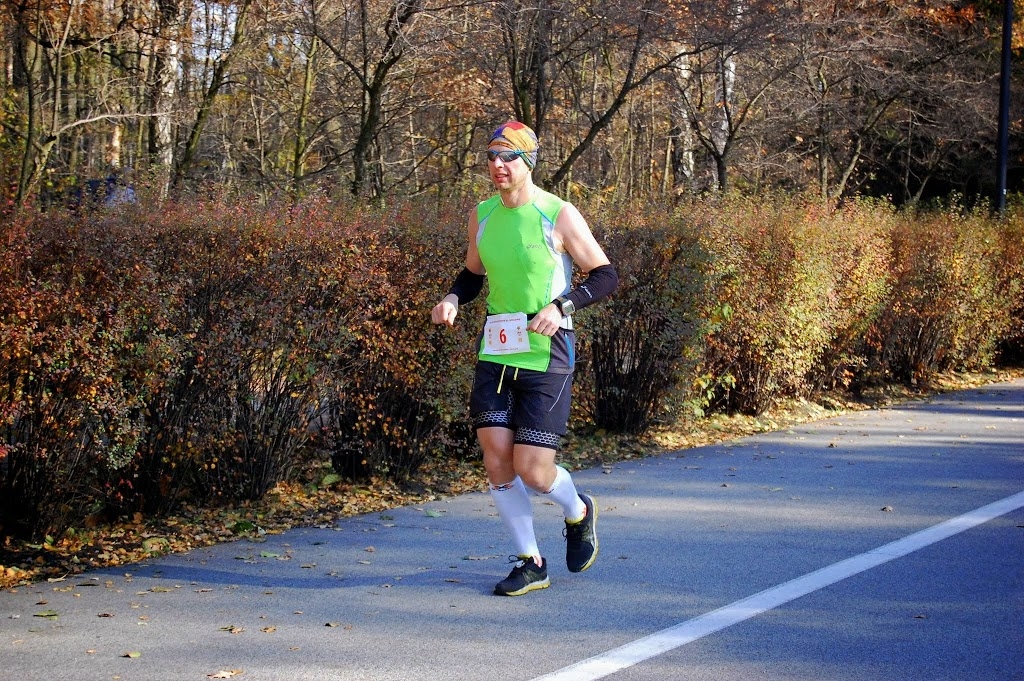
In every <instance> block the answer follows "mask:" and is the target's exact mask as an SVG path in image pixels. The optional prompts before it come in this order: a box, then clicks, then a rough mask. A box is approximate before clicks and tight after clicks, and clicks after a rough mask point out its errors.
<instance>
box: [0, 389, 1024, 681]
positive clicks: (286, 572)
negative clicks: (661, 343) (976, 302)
mask: <svg viewBox="0 0 1024 681" xmlns="http://www.w3.org/2000/svg"><path fill="white" fill-rule="evenodd" d="M574 477H575V479H576V481H577V484H578V486H579V487H580V488H581V489H582V490H585V491H587V492H590V493H592V494H594V495H595V496H596V497H597V500H598V505H599V509H600V515H599V519H600V521H599V536H600V540H601V553H600V558H599V559H598V561H597V563H596V564H595V565H594V567H593V568H592V569H590V570H588V571H587V572H585V573H582V574H570V573H568V572H567V571H566V569H565V565H564V559H563V555H564V540H563V539H562V537H561V528H562V523H561V518H560V514H559V512H558V510H557V509H556V508H555V507H554V506H551V505H547V504H544V503H543V502H542V501H541V500H540V499H539V498H535V508H536V510H537V518H536V524H537V530H538V535H539V539H540V545H541V549H542V551H544V553H545V555H546V557H547V558H548V559H549V565H550V577H551V581H552V586H551V588H550V589H546V590H543V591H537V592H533V593H530V594H527V595H525V596H522V597H518V598H502V597H496V596H493V595H491V590H492V588H493V586H494V584H495V582H497V581H499V580H500V579H502V578H503V577H504V576H505V575H506V574H507V573H508V570H509V568H510V566H509V564H508V562H507V560H508V553H509V552H510V551H509V548H508V546H507V543H506V541H505V539H504V536H505V535H504V530H503V528H502V526H501V522H500V519H499V518H498V517H497V515H496V514H495V511H494V508H493V506H492V505H491V503H490V499H489V497H488V495H487V494H486V493H484V492H479V493H472V494H466V495H461V496H458V497H454V498H450V499H445V500H442V501H437V502H432V503H429V504H425V505H420V506H410V507H404V508H399V509H395V510H393V511H388V512H385V513H375V514H370V515H365V516H360V517H354V518H345V519H339V520H338V521H337V523H336V524H335V525H333V526H331V527H324V528H307V529H296V530H292V531H289V532H286V533H284V534H281V535H273V536H268V537H266V541H265V542H260V543H257V542H249V541H240V542H235V543H229V544H220V545H217V546H213V547H209V548H203V549H197V550H194V551H191V552H189V553H186V554H178V555H171V556H165V557H162V558H160V559H156V560H152V561H149V562H146V563H143V564H135V565H130V566H122V567H119V568H116V569H114V568H111V569H103V570H96V571H92V572H88V573H86V574H84V575H79V576H76V577H73V578H68V579H67V580H66V581H64V582H56V583H43V584H37V585H34V586H31V587H20V588H17V589H11V590H7V591H4V592H0V679H4V680H8V679H9V680H11V681H28V680H32V679H40V680H46V681H61V680H65V679H66V680H68V681H92V680H96V681H101V680H111V679H113V680H124V681H150V680H152V681H177V680H179V679H180V680H186V679H188V680H193V679H194V680H202V679H207V678H218V677H219V678H237V679H241V680H242V681H264V680H267V681H287V680H296V681H300V680H301V681H306V680H308V681H316V680H321V679H331V680H345V679H360V680H367V681H371V680H372V681H387V680H399V679H400V680H409V681H418V680H421V679H422V680H427V679H430V680H434V679H439V678H443V679H447V680H451V681H458V680H463V679H465V680H477V679H506V678H509V679H511V678H515V679H539V678H542V677H546V678H548V679H563V680H564V681H581V680H582V679H596V678H608V679H615V680H617V681H625V680H631V681H633V680H635V681H641V680H654V679H679V680H689V679H694V680H697V679H701V680H708V679H714V680H715V681H733V680H736V681H739V680H749V679H766V680H772V681H777V680H786V681H789V680H795V679H801V680H810V679H828V680H830V681H847V680H849V681H867V680H870V681H888V680H892V681H897V680H898V681H904V680H906V679H928V680H936V679H948V680H950V681H954V680H955V681H964V680H971V681H973V680H981V681H987V680H1000V681H1003V680H1024V495H1022V494H1021V493H1022V492H1024V380H1016V381H1011V382H1006V383H1000V384H995V385H991V386H988V387H985V388H981V389H976V390H967V391H963V392H959V393H951V394H946V395H940V396H937V397H934V398H932V399H928V400H924V401H918V402H912V403H908V404H903V405H899V406H895V407H892V408H888V409H883V410H877V411H868V412H858V413H851V414H843V415H840V416H836V417H833V418H829V419H824V420H821V421H818V422H815V423H812V424H807V425H803V426H799V427H795V428H792V429H790V430H787V431H781V432H776V433H769V434H764V435H759V436H755V437H748V438H743V439H739V440H735V441H731V442H727V443H722V444H718V445H714V446H707V447H701V448H697V449H688V450H683V451H679V452H674V453H667V454H664V455H662V456H657V457H653V458H647V459H643V460H637V461H630V462H624V463H621V464H617V465H615V466H614V467H612V468H610V469H602V468H597V469H591V470H585V471H577V472H574ZM993 504H995V505H996V506H992V505H993ZM993 508H995V510H994V511H993V510H992V509H993ZM978 509H983V511H982V513H983V517H982V518H981V519H980V520H979V518H978V516H977V514H976V512H977V510H978ZM986 509H987V510H986ZM984 513H988V515H984ZM972 514H975V515H972ZM972 518H973V521H972V520H971V519H972ZM936 526H938V527H940V528H945V529H946V530H948V531H946V532H945V534H943V535H940V536H939V538H938V539H936V538H935V536H933V535H932V534H931V533H930V532H931V530H929V528H935V527H936ZM922 531H924V532H923V534H916V533H922ZM908 537H909V538H910V539H909V540H908V539H907V538H908ZM906 542H910V543H909V544H907V543H906ZM906 546H910V548H905V547H906ZM898 547H904V550H903V551H897V548H898ZM890 552H891V553H890ZM880 555H881V556H883V560H875V559H876V558H877V557H878V556H880ZM865 557H866V558H865ZM864 560H867V563H863V561H864ZM872 561H874V562H872ZM849 565H854V566H861V567H857V568H856V569H853V570H851V571H850V572H849V574H848V575H845V576H843V577H842V578H837V579H826V578H825V576H827V575H830V574H833V573H832V572H831V571H833V570H834V569H836V566H840V567H842V566H849ZM865 565H866V566H865ZM801 589H802V590H801ZM780 594H781V596H780ZM777 596H780V597H779V598H778V600H777V601H776V602H772V599H773V598H776V597H777ZM766 602H768V603H771V604H770V605H768V606H764V603H766ZM757 606H761V607H757ZM44 610H52V611H55V612H56V613H57V616H56V617H55V618H45V617H37V616H36V614H37V613H40V612H42V611H44ZM727 617H731V618H732V619H731V620H729V621H728V622H726V623H725V624H721V626H717V627H716V626H711V624H707V623H712V624H713V623H714V622H715V621H718V620H722V619H723V618H727ZM723 621H724V620H723ZM685 632H696V633H693V634H692V635H689V636H688V637H684V636H682V634H683V633H685ZM128 653H131V654H133V655H134V656H133V657H126V656H125V655H126V654H128Z"/></svg>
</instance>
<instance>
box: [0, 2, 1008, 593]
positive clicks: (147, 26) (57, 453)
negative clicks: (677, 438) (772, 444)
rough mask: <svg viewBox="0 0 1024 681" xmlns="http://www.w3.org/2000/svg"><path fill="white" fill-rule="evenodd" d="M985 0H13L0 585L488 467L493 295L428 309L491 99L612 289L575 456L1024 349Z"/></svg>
mask: <svg viewBox="0 0 1024 681" xmlns="http://www.w3.org/2000/svg"><path fill="white" fill-rule="evenodd" d="M1002 18H1003V5H1002V3H999V2H992V1H989V2H940V1H934V0H932V1H927V0H926V1H919V2H889V1H885V0H876V1H872V0H858V1H850V2H826V1H824V0H807V1H804V2H790V1H786V2H767V1H760V0H746V1H743V2H740V1H737V0H708V1H690V2H685V1H666V0H659V1H642V2H639V3H621V2H617V1H615V2H613V1H611V0H595V1H593V2H554V1H546V0H545V1H542V2H538V3H529V4H528V3H522V2H517V1H511V0H505V1H483V0H481V1H470V2H462V3H436V2H428V1H426V0H405V1H402V2H383V1H375V0H362V1H343V0H291V1H288V2H284V1H282V0H239V1H229V0H218V1H216V2H203V1H201V0H151V1H148V2H143V1H139V2H132V1H128V0H120V1H116V2H115V1H114V0H101V1H95V2H83V1H79V0H64V1H61V2H53V1H50V0H0V26H2V30H3V36H4V42H3V59H4V71H3V74H0V78H2V85H3V99H2V102H0V151H2V157H0V191H2V192H3V199H4V203H3V207H2V209H0V218H2V227H0V228H2V236H3V239H2V242H0V277H2V280H3V281H4V286H3V288H2V290H0V341H2V342H0V377H2V378H0V434H2V438H0V487H2V499H0V535H2V536H3V537H4V545H3V550H4V552H5V554H4V555H7V554H10V555H11V556H14V557H12V558H5V559H4V560H2V561H0V562H2V563H3V565H0V573H3V574H0V577H3V578H4V579H6V580H8V581H9V582H10V581H17V580H20V579H25V578H28V577H26V575H31V574H32V573H31V569H32V566H33V565H37V564H39V565H48V564H49V563H48V560H49V557H50V556H52V555H58V554H59V555H60V556H62V558H66V559H67V562H63V563H61V569H67V570H78V569H81V568H82V567H83V566H85V565H87V564H97V562H103V561H105V560H106V561H111V560H113V561H115V562H116V561H117V560H120V558H118V554H116V552H113V551H112V550H108V549H109V536H110V532H109V530H108V531H107V532H106V534H103V533H100V534H97V533H96V528H97V527H108V528H109V527H110V525H109V523H115V522H116V523H121V525H120V526H119V527H121V529H120V530H118V532H121V536H125V533H126V532H127V534H128V535H131V536H132V537H133V538H134V541H135V542H136V543H137V544H138V546H143V543H144V542H145V547H144V550H145V551H151V552H160V551H163V550H167V549H168V548H170V547H172V546H176V544H174V543H173V542H172V541H171V540H169V539H167V537H168V536H170V534H171V533H170V531H169V530H168V529H167V523H168V522H170V520H169V519H172V518H178V519H179V520H176V521H175V522H179V521H180V518H181V517H182V515H181V514H183V513H184V514H185V515H192V516H197V515H199V514H200V509H211V508H225V507H230V508H232V509H234V510H233V511H232V512H233V513H234V515H232V516H231V517H232V518H234V519H235V520H233V521H232V522H231V523H230V524H229V525H225V527H224V528H221V531H214V532H208V531H206V530H195V531H194V530H193V529H190V530H189V532H191V534H190V535H189V536H191V537H193V539H195V537H199V536H202V537H205V540H210V541H215V540H218V539H220V538H224V537H228V536H237V535H238V534H239V533H242V534H245V533H252V532H257V531H258V530H260V529H261V527H262V526H268V525H270V524H271V521H270V520H269V518H268V516H267V511H266V507H265V506H261V508H262V509H263V510H261V511H259V513H257V512H256V511H255V510H253V509H254V508H255V507H254V506H252V504H258V503H264V502H265V501H266V500H267V499H268V497H269V498H273V499H283V498H285V497H288V498H289V499H293V500H294V499H299V498H301V499H303V500H304V501H303V503H304V504H305V505H304V507H303V508H304V512H307V516H308V514H309V513H312V517H321V515H320V514H319V512H312V511H310V509H311V508H313V507H318V508H320V509H333V511H334V512H356V511H358V510H360V509H363V510H365V508H366V505H365V504H361V503H357V501H356V500H357V499H358V498H359V497H366V496H368V495H370V494H371V493H370V492H369V490H371V489H382V488H387V489H389V490H392V491H397V490H409V489H424V485H425V484H426V483H424V480H427V479H431V480H434V481H435V483H431V484H434V486H435V487H437V486H438V485H440V486H441V487H444V488H453V487H452V485H453V484H454V483H452V480H451V479H450V476H449V480H448V481H447V482H446V483H437V480H436V477H433V476H436V475H437V471H439V470H441V469H444V467H445V466H449V467H450V468H449V470H457V471H462V472H465V471H466V470H467V467H468V470H470V471H471V473H472V475H475V476H476V478H475V479H476V480H477V481H479V469H478V467H476V465H475V461H476V456H475V447H474V445H473V441H472V440H473V439H472V433H471V432H470V431H469V429H468V427H467V425H466V414H465V398H466V394H468V382H469V380H470V375H469V373H471V367H472V342H473V338H474V336H475V335H476V333H477V332H478V329H477V328H476V325H475V323H473V321H472V319H473V318H474V316H475V315H478V314H481V313H482V307H481V305H482V304H481V303H479V302H477V303H474V304H473V305H474V306H473V307H470V308H469V309H468V310H466V314H465V316H464V318H463V319H464V320H465V323H463V324H462V325H461V326H460V327H457V328H456V329H455V330H454V331H447V332H446V331H444V330H442V329H434V328H430V326H429V323H428V317H429V314H428V312H429V308H430V306H431V305H432V304H433V303H434V302H436V299H437V298H438V297H439V296H440V295H441V294H443V292H444V291H446V290H447V287H448V285H449V283H450V281H451V278H452V275H453V274H454V273H455V272H456V271H457V270H458V268H459V266H460V264H461V257H462V254H463V252H464V249H465V244H464V238H465V237H464V224H465V214H466V211H467V210H468V209H469V208H470V207H471V206H472V205H473V203H474V202H475V201H477V200H479V199H480V198H482V197H483V196H485V195H486V193H487V192H488V191H489V190H490V187H489V183H488V181H487V176H486V172H485V162H484V161H483V155H482V150H483V148H484V145H485V143H486V138H487V136H488V134H489V132H490V131H491V130H492V129H493V128H494V127H495V126H496V125H497V124H498V123H500V122H501V121H503V120H506V119H508V118H513V117H514V118H517V119H519V120H523V121H525V122H526V123H528V124H529V125H531V126H532V127H533V128H534V129H535V130H536V131H537V132H538V134H539V137H540V139H541V152H540V155H541V161H540V163H539V165H538V167H537V171H536V173H535V176H536V179H537V180H538V182H539V183H540V184H542V185H544V186H546V187H548V188H550V189H552V190H553V191H557V192H558V193H560V194H562V195H564V196H566V197H568V198H570V199H571V200H573V201H574V202H575V203H577V204H578V205H579V206H580V207H581V209H582V210H583V212H584V215H586V216H587V218H588V220H589V221H590V222H591V225H592V227H593V228H594V231H595V233H597V235H598V238H599V239H600V240H601V242H602V244H604V245H605V247H606V250H608V252H609V255H610V257H611V258H612V260H613V262H615V263H616V266H617V268H618V269H619V271H620V275H621V276H622V285H621V287H620V289H619V291H618V292H617V293H616V295H615V296H614V297H613V298H612V299H611V300H610V301H608V302H607V303H606V304H604V305H602V306H599V307H597V308H595V309H592V310H589V309H588V310H585V311H583V312H582V313H580V315H579V318H580V322H581V327H582V328H583V329H584V330H585V331H584V332H583V333H582V334H581V347H580V363H579V369H578V372H577V382H578V388H577V394H578V400H577V407H578V408H577V409H576V411H575V412H574V416H573V422H572V424H571V426H572V433H571V436H570V439H569V442H568V449H567V453H566V456H567V458H570V459H573V458H574V459H575V460H577V461H580V462H587V463H591V464H593V463H605V462H608V461H612V460H614V459H615V457H617V456H623V455H624V454H623V451H621V448H620V450H616V448H615V447H607V446H605V445H602V444H600V443H601V442H602V441H611V442H615V443H620V444H621V443H622V442H623V440H621V439H615V438H621V437H626V438H644V437H649V436H650V435H651V434H652V433H655V432H661V433H664V431H665V429H666V428H670V427H672V426H674V425H678V424H680V423H693V422H694V421H695V420H701V419H707V418H709V417H710V416H712V415H715V414H729V415H735V414H740V415H748V416H750V417H754V418H756V417H760V416H763V415H765V414H767V413H769V412H770V411H771V410H772V409H773V408H774V407H777V406H778V405H779V404H780V403H782V402H783V401H784V400H792V399H804V398H811V397H815V398H820V396H822V395H824V394H826V393H827V394H829V395H832V396H833V397H832V398H830V399H835V397H834V396H835V395H836V394H837V391H838V394H842V395H845V396H849V397H851V398H856V397H858V396H859V395H863V394H864V393H865V392H866V391H870V390H871V389H872V388H874V387H877V386H879V385H888V384H897V385H905V386H917V385H922V384H926V383H928V382H929V381H931V380H934V378H935V377H936V376H937V375H939V374H940V373H941V372H946V371H950V370H961V371H962V370H990V369H992V368H994V367H998V366H1004V365H1007V364H1011V363H1015V362H1019V360H1020V358H1021V356H1022V354H1024V353H1022V343H1024V302H1022V299H1024V211H1022V210H1021V207H1020V206H1019V202H1018V201H1016V194H1015V192H1016V190H1017V188H1018V185H1019V177H1018V172H1017V170H1018V167H1019V163H1018V156H1019V149H1020V135H1021V126H1020V121H1019V120H1018V117H1017V113H1016V112H1018V111H1019V110H1020V106H1019V103H1018V100H1019V95H1018V94H1017V92H1019V88H1016V87H1012V88H1011V90H1010V92H1011V93H1013V96H1012V98H1011V107H1010V111H1011V112H1012V115H1011V119H1010V120H1011V125H1010V128H1009V130H1008V134H1009V139H1010V154H1009V165H1010V172H1009V186H1010V190H1011V193H1010V197H1011V202H1010V206H1009V207H1008V208H1007V209H1006V210H1005V211H1000V212H998V214H994V213H993V212H992V211H991V210H990V206H991V205H992V200H993V198H995V193H996V188H997V184H998V182H997V168H996V156H997V135H998V115H997V114H998V100H999V93H1000V87H999V79H1000V57H1001V49H1000V46H1001V38H1002ZM1014 35H1020V33H1019V32H1017V31H1015V32H1014ZM1012 47H1013V52H1012V56H1013V57H1014V60H1015V61H1016V59H1017V56H1018V54H1019V49H1020V45H1019V43H1018V42H1014V43H1013V45H1012ZM1014 82H1017V80H1016V78H1015V80H1014ZM129 185H130V186H131V187H132V188H133V191H134V196H133V197H132V198H131V200H127V201H125V200H124V196H123V195H118V194H116V193H113V192H112V191H111V190H112V189H114V188H117V187H124V186H129ZM109 196H120V197H121V199H120V202H115V203H114V204H113V205H108V202H107V201H106V199H107V198H108V197H109ZM629 446H632V445H629ZM627 449H628V446H627ZM396 493H397V492H396ZM324 495H333V496H330V497H327V496H324ZM339 495H340V496H339ZM238 509H250V510H249V511H244V510H243V511H239V510H238ZM257 515H258V516H259V517H257ZM271 515H272V513H271ZM125 523H127V525H125ZM158 523H163V525H161V528H162V529H160V530H156V529H154V528H155V527H156V524H158ZM125 527H134V529H129V530H125V529H124V528H125ZM225 528H226V529H225ZM157 539H159V541H156V540H157ZM188 541H192V539H189V540H188ZM195 541H203V540H200V539H195ZM104 542H108V544H104ZM104 546H106V547H107V548H104ZM0 557H2V556H0ZM72 558H74V560H71V559H72ZM19 561H20V562H19ZM39 561H41V563H40V562H39Z"/></svg>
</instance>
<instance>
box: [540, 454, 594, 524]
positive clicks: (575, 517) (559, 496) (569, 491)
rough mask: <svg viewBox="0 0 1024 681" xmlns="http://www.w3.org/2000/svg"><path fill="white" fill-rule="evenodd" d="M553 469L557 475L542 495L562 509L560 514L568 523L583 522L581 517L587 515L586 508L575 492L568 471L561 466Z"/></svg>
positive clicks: (574, 486) (574, 485)
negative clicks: (555, 469)
mask: <svg viewBox="0 0 1024 681" xmlns="http://www.w3.org/2000/svg"><path fill="white" fill-rule="evenodd" d="M555 468H557V469H558V473H557V474H556V475H555V482H554V483H553V484H552V485H551V489H549V490H548V491H547V492H544V494H545V495H547V496H548V497H550V498H551V500H552V501H554V502H555V503H556V504H558V505H559V506H561V507H562V513H564V514H565V519H566V520H568V521H570V522H577V521H580V520H583V516H585V515H586V513H587V506H586V504H584V503H583V500H582V499H580V495H579V493H578V492H577V491H576V484H575V483H573V481H572V476H571V475H569V471H567V470H565V469H564V468H562V467H561V466H555Z"/></svg>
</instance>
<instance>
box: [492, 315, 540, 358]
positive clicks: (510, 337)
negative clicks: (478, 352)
mask: <svg viewBox="0 0 1024 681" xmlns="http://www.w3.org/2000/svg"><path fill="white" fill-rule="evenodd" d="M528 333H529V332H528V331H527V330H526V313H525V312H513V313H509V314H492V315H488V316H487V324H485V325H484V349H483V353H484V354H485V355H511V354H515V353H517V352H529V351H530V338H529V335H528Z"/></svg>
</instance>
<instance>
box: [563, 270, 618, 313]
mask: <svg viewBox="0 0 1024 681" xmlns="http://www.w3.org/2000/svg"><path fill="white" fill-rule="evenodd" d="M618 285H619V273H618V272H616V271H615V268H614V267H612V266H611V265H601V266H600V267H595V268H594V269H592V270H590V274H589V275H587V278H586V279H585V280H583V281H582V282H581V283H580V285H579V286H577V287H576V288H574V289H573V290H571V291H569V293H568V294H567V295H566V296H565V297H566V298H568V299H569V300H571V301H572V304H573V305H575V306H576V309H577V310H582V309H583V308H585V307H586V306H587V305H593V304H594V303H596V302H597V301H599V300H601V299H602V298H605V297H607V296H609V295H611V293H612V291H614V290H615V289H616V287H618Z"/></svg>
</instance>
